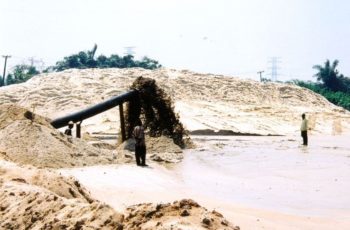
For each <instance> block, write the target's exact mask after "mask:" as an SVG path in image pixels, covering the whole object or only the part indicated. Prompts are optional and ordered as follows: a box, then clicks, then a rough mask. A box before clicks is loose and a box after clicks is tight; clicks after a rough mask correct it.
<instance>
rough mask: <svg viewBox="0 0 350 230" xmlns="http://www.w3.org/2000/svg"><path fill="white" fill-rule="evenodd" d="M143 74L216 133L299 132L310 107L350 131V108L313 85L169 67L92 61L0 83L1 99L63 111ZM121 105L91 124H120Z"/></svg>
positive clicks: (323, 121)
mask: <svg viewBox="0 0 350 230" xmlns="http://www.w3.org/2000/svg"><path fill="white" fill-rule="evenodd" d="M139 76H144V77H150V78H153V79H155V80H156V81H157V84H158V85H159V86H160V87H161V88H163V89H164V90H165V92H166V93H167V94H169V95H170V96H171V97H172V98H173V100H174V102H175V110H176V111H177V112H178V113H179V114H180V120H181V122H182V123H183V124H184V125H185V128H187V129H188V130H190V131H196V132H197V133H206V134H211V133H215V131H220V130H222V131H221V133H222V134H235V133H246V134H262V135H267V134H282V135H283V134H293V133H296V132H298V130H299V123H300V115H301V113H304V112H305V113H307V115H308V117H309V120H310V126H311V128H312V129H313V133H314V134H317V133H320V134H341V133H349V132H350V113H349V112H348V111H346V110H344V109H342V108H340V107H337V106H334V105H333V104H331V103H330V102H328V101H327V100H326V99H325V98H323V97H322V96H320V95H318V94H315V93H313V92H312V91H310V90H307V89H304V88H301V87H298V86H295V85H290V84H280V83H260V82H257V81H253V80H243V79H238V78H235V77H228V76H221V75H212V74H199V73H194V72H190V71H186V70H183V71H178V70H171V69H165V68H162V69H157V70H144V69H139V68H132V69H86V70H74V69H73V70H66V71H63V72H59V73H50V74H42V75H40V76H36V77H34V78H32V79H31V80H29V81H28V82H26V83H23V84H18V85H12V86H8V87H2V88H1V89H0V101H1V102H3V103H15V104H18V105H20V106H23V107H26V108H28V109H30V110H34V111H35V112H37V113H39V114H41V115H43V116H46V117H49V118H57V117H60V116H62V115H66V114H68V113H71V112H75V111H77V110H79V109H82V108H85V107H87V106H90V105H93V104H96V103H98V102H101V101H103V100H105V99H107V98H109V97H112V96H115V95H119V94H121V93H123V92H125V91H126V90H127V89H128V87H129V86H130V85H131V84H132V82H133V81H134V80H135V79H136V78H137V77H139ZM118 127H119V115H118V110H117V109H115V110H110V111H107V112H106V113H103V114H101V115H99V116H96V117H93V118H91V119H88V120H86V121H84V122H83V128H84V129H83V130H84V131H88V132H117V131H118Z"/></svg>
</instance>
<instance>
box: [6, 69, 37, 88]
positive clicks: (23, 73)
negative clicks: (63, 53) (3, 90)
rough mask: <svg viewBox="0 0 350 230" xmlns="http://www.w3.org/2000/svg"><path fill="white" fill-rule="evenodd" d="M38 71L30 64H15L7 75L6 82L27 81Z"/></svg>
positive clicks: (9, 83)
mask: <svg viewBox="0 0 350 230" xmlns="http://www.w3.org/2000/svg"><path fill="white" fill-rule="evenodd" d="M39 73H40V72H39V71H38V70H37V69H36V68H35V66H32V65H24V64H23V65H16V66H15V67H14V69H13V72H12V73H9V74H8V75H7V84H8V85H11V84H17V83H22V82H25V81H28V80H29V79H30V78H32V77H33V76H35V75H37V74H39Z"/></svg>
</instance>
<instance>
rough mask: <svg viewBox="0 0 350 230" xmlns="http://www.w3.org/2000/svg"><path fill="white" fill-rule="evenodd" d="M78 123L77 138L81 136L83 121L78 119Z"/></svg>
mask: <svg viewBox="0 0 350 230" xmlns="http://www.w3.org/2000/svg"><path fill="white" fill-rule="evenodd" d="M76 125H77V129H76V136H77V138H80V137H81V126H80V125H81V121H78V122H77V123H76Z"/></svg>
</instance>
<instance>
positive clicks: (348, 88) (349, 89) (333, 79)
mask: <svg viewBox="0 0 350 230" xmlns="http://www.w3.org/2000/svg"><path fill="white" fill-rule="evenodd" d="M338 64H339V61H338V60H335V61H333V63H332V64H331V63H330V61H329V60H327V61H326V62H325V63H324V66H321V65H315V66H314V67H313V68H314V69H316V70H317V73H316V74H315V75H314V76H315V77H316V78H317V82H316V83H315V82H310V81H308V82H305V81H299V80H294V81H293V82H294V83H295V84H297V85H299V86H301V87H305V88H308V89H310V90H312V91H314V92H316V93H319V94H321V95H322V96H324V97H325V98H326V99H327V100H328V101H330V102H332V103H333V104H335V105H338V106H341V107H343V108H345V109H347V110H350V78H348V77H345V76H344V75H343V74H339V72H338V70H337V69H336V68H337V66H338Z"/></svg>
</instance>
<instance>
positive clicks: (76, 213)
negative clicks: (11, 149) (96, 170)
mask: <svg viewBox="0 0 350 230" xmlns="http://www.w3.org/2000/svg"><path fill="white" fill-rule="evenodd" d="M0 200H1V203H0V228H1V229H81V228H82V226H83V227H84V229H98V228H107V229H123V228H122V226H123V225H122V221H123V217H124V216H123V215H122V214H119V213H117V212H116V211H115V210H114V209H112V208H111V207H109V206H108V205H105V204H101V203H100V202H98V201H96V200H94V199H93V198H91V197H90V195H89V194H88V193H87V191H86V189H84V188H83V187H82V186H81V185H80V184H79V182H78V181H76V180H74V179H72V178H65V177H62V176H60V175H58V174H57V173H54V172H50V171H48V170H38V169H36V168H33V167H32V168H29V167H23V166H22V167H18V166H16V165H15V164H13V163H9V162H6V161H0Z"/></svg>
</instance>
